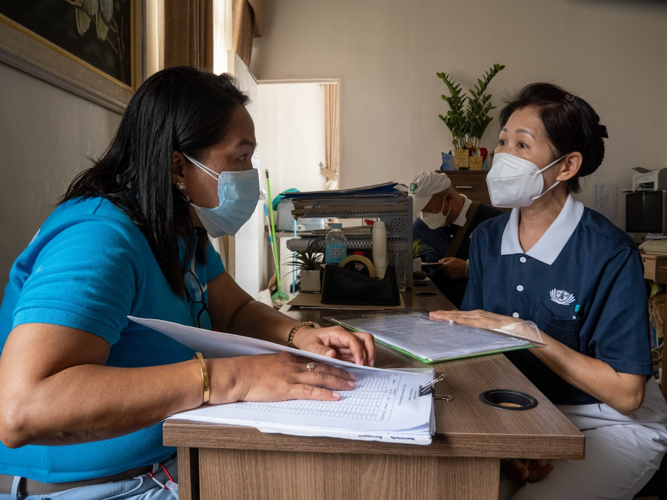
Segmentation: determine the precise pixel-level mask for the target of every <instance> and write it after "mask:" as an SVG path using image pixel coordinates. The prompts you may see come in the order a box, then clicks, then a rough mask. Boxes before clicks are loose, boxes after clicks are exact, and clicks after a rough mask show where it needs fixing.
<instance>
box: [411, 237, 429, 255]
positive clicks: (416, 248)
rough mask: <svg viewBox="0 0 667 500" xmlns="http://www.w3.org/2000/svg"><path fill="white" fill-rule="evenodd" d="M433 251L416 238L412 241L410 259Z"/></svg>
mask: <svg viewBox="0 0 667 500" xmlns="http://www.w3.org/2000/svg"><path fill="white" fill-rule="evenodd" d="M432 251H433V249H432V248H431V247H430V246H429V245H427V244H425V243H422V240H421V238H417V239H416V240H413V241H412V258H413V259H416V258H417V257H421V256H423V255H424V254H427V253H428V252H432Z"/></svg>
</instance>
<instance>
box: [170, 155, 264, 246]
mask: <svg viewBox="0 0 667 500" xmlns="http://www.w3.org/2000/svg"><path fill="white" fill-rule="evenodd" d="M183 156H185V157H186V158H187V159H188V160H189V161H191V162H192V163H194V164H195V165H196V166H198V167H199V168H201V169H202V170H203V171H204V172H206V173H207V174H208V175H210V176H211V177H213V178H214V179H216V180H217V181H218V198H219V199H220V203H219V205H218V206H217V207H215V208H204V207H198V206H197V205H195V204H194V203H191V205H192V206H193V207H194V209H195V211H196V212H197V215H198V216H199V220H200V221H201V223H202V224H203V226H204V229H206V231H207V232H208V234H210V235H211V236H212V237H214V238H219V237H220V236H222V235H224V234H229V235H231V236H233V235H235V234H236V233H237V232H238V230H239V229H241V226H243V224H245V223H246V222H247V221H248V219H250V217H251V216H252V214H253V212H254V211H255V208H257V202H258V201H259V174H258V173H257V169H256V168H251V169H250V170H242V171H234V172H227V171H225V172H220V173H219V174H218V173H217V172H215V171H214V170H211V169H210V168H208V167H207V166H206V165H203V164H202V163H199V162H198V161H197V160H195V159H193V158H190V157H189V156H188V155H186V154H185V153H183Z"/></svg>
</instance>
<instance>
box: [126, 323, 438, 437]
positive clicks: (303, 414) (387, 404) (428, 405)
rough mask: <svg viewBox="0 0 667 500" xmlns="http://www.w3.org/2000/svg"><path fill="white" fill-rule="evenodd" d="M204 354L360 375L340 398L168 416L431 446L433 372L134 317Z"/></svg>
mask: <svg viewBox="0 0 667 500" xmlns="http://www.w3.org/2000/svg"><path fill="white" fill-rule="evenodd" d="M130 319H131V320H132V321H134V322H136V323H139V324H141V325H143V326H146V327H149V328H152V329H155V330H157V331H159V332H161V333H163V334H165V335H167V336H169V337H171V338H173V339H174V340H176V341H178V342H180V343H182V344H184V345H187V346H188V347H190V348H192V349H195V350H198V351H200V352H202V353H203V354H204V355H205V356H206V357H232V356H243V355H250V354H265V353H272V352H273V353H275V352H279V351H288V352H293V353H294V354H296V355H298V356H302V357H306V358H309V359H312V360H316V361H320V362H325V363H328V364H332V365H337V366H339V367H341V368H343V369H345V370H346V371H348V372H351V373H354V374H355V375H356V376H357V384H356V387H355V389H354V390H352V391H341V392H340V394H341V399H340V400H339V401H332V402H325V401H310V400H293V401H281V402H272V403H263V402H242V403H231V404H226V405H219V406H202V407H200V408H197V409H195V410H190V411H186V412H182V413H178V414H176V415H173V416H171V417H170V418H169V420H172V419H173V420H193V421H199V422H211V423H221V424H231V425H244V426H251V427H256V428H258V429H259V430H260V431H262V432H277V433H284V434H293V435H300V436H327V437H340V438H347V439H358V440H367V441H389V442H404V443H409V444H430V443H431V436H432V435H433V433H434V432H435V428H434V420H433V398H432V397H431V396H430V395H427V396H421V397H420V396H419V395H418V393H419V387H420V386H421V385H425V384H427V383H428V382H430V381H431V380H432V379H433V370H431V369H425V370H424V369H417V370H383V369H379V368H371V367H365V366H359V365H355V364H352V363H347V362H345V361H340V360H336V359H332V358H327V357H324V356H320V355H317V354H313V353H308V352H305V351H299V350H297V349H291V348H289V347H286V346H281V345H278V344H273V343H271V342H266V341H263V340H258V339H251V338H248V337H242V336H238V335H232V334H227V333H219V332H212V331H210V330H204V329H200V328H194V327H187V326H183V325H178V324H176V323H170V322H167V321H160V320H152V319H144V318H134V317H130Z"/></svg>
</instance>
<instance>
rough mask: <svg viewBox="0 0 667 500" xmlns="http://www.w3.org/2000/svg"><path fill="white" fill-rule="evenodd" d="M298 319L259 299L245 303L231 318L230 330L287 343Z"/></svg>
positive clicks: (278, 342) (277, 342)
mask: <svg viewBox="0 0 667 500" xmlns="http://www.w3.org/2000/svg"><path fill="white" fill-rule="evenodd" d="M296 322H297V321H296V320H294V319H292V318H290V317H289V316H286V315H285V314H283V313H281V312H278V311H276V310H275V309H273V308H272V307H269V306H267V305H266V304H263V303H261V302H258V301H254V300H253V301H250V302H247V303H245V304H244V305H243V306H242V307H241V308H240V309H239V310H238V311H236V314H234V316H233V317H232V319H231V322H230V325H229V326H230V330H231V332H232V333H240V334H243V335H245V336H248V337H255V338H259V339H264V340H268V341H270V342H274V343H276V344H282V345H285V344H286V343H287V335H288V334H289V331H290V329H291V328H292V326H294V324H295V323H296Z"/></svg>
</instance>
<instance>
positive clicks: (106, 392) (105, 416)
mask: <svg viewBox="0 0 667 500" xmlns="http://www.w3.org/2000/svg"><path fill="white" fill-rule="evenodd" d="M201 384H202V382H201V370H200V366H199V362H198V361H196V360H192V361H186V362H183V363H177V364H173V365H167V366H155V367H148V368H115V367H107V366H99V365H95V364H86V365H78V366H72V367H70V368H67V369H65V370H62V371H60V372H58V373H56V374H54V375H52V376H50V377H46V378H44V379H42V380H39V381H36V382H33V383H28V382H27V381H26V383H25V384H24V385H23V387H21V386H20V385H19V384H12V386H10V388H9V390H3V391H2V398H3V405H4V404H6V403H9V404H10V405H11V406H12V408H7V407H6V408H4V409H3V411H2V413H3V416H4V419H3V420H5V422H3V424H4V425H3V427H4V428H5V430H6V431H9V434H8V435H9V436H10V437H9V438H6V439H3V442H5V441H7V442H5V444H7V445H8V446H12V447H18V446H23V445H25V444H42V445H64V444H75V443H83V442H88V441H98V440H102V439H110V438H113V437H117V436H121V435H124V434H129V433H131V432H135V431H138V430H140V429H143V428H146V427H149V426H151V425H154V424H157V423H159V422H161V421H162V420H164V419H165V418H166V417H168V416H169V415H172V414H174V413H176V412H179V411H184V410H188V409H191V408H196V407H198V406H199V405H201V403H202V398H203V391H202V385H201ZM3 435H5V433H3Z"/></svg>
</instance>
